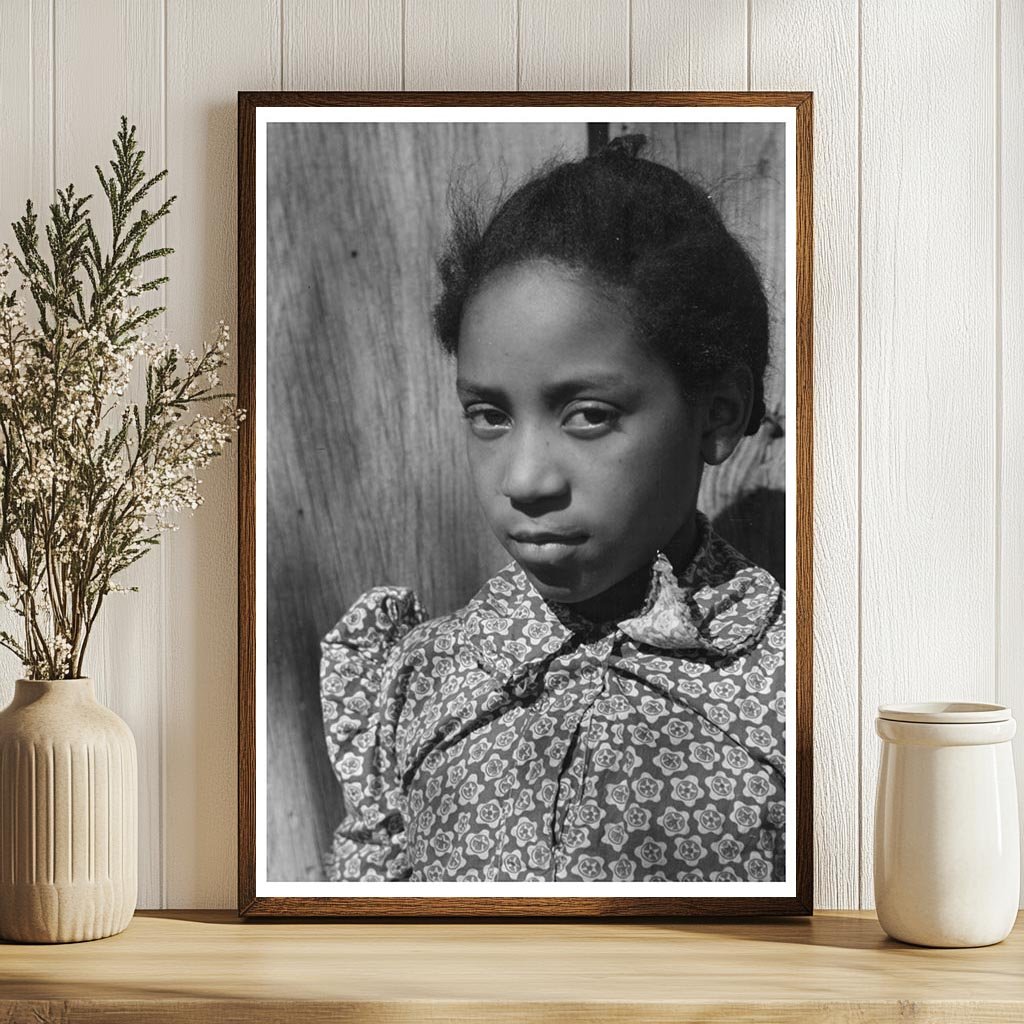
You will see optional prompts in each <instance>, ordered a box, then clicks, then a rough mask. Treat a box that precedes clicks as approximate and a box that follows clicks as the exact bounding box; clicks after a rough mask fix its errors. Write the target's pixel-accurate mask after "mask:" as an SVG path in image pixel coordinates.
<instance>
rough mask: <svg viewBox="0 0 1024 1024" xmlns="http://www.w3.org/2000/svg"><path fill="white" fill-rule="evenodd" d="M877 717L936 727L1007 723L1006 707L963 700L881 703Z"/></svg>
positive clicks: (1008, 718) (1007, 712)
mask: <svg viewBox="0 0 1024 1024" xmlns="http://www.w3.org/2000/svg"><path fill="white" fill-rule="evenodd" d="M878 717H879V718H884V719H885V720H886V721H889V722H925V723H932V724H935V725H969V724H971V723H972V722H974V723H979V724H982V723H985V722H1008V721H1009V720H1010V709H1009V708H1008V707H1007V706H1006V705H1005V704H972V703H970V702H964V701H928V702H925V703H923V704H882V705H881V706H880V707H879V709H878Z"/></svg>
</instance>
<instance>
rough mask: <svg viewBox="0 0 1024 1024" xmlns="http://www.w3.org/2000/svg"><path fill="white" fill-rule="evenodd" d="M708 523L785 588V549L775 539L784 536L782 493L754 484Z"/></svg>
mask: <svg viewBox="0 0 1024 1024" xmlns="http://www.w3.org/2000/svg"><path fill="white" fill-rule="evenodd" d="M711 525H712V526H713V527H714V528H715V530H717V531H718V533H720V534H721V535H722V536H723V537H724V538H725V539H726V540H727V541H728V542H729V543H730V544H731V545H732V546H733V547H734V548H736V549H737V550H738V551H740V552H742V553H743V554H744V555H746V556H747V558H749V559H750V560H751V561H752V562H755V563H757V564H758V565H760V566H761V567H762V568H764V569H767V570H768V572H770V573H771V574H772V575H773V576H774V577H775V578H776V579H777V580H778V581H779V583H780V584H781V586H782V588H783V590H785V588H786V551H785V548H784V547H783V549H782V550H781V551H780V550H779V548H778V543H777V541H778V538H779V537H785V535H786V492H785V491H779V490H774V489H773V488H770V487H758V488H755V489H754V490H751V491H747V492H746V493H744V494H742V495H740V496H739V497H738V498H737V499H736V500H735V501H732V502H730V503H729V504H728V505H727V506H726V507H725V508H724V509H722V511H721V512H719V513H718V515H716V516H715V517H714V518H713V519H712V520H711Z"/></svg>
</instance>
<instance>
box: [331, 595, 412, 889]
mask: <svg viewBox="0 0 1024 1024" xmlns="http://www.w3.org/2000/svg"><path fill="white" fill-rule="evenodd" d="M425 620H426V615H425V614H424V611H423V608H422V606H421V605H420V602H419V599H418V598H417V597H416V595H415V594H414V593H413V592H412V591H411V590H408V589H406V588H404V587H374V588H373V589H372V590H369V591H367V592H366V593H365V594H363V596H362V597H360V598H359V600H358V601H356V602H355V604H353V605H352V607H351V608H350V609H349V610H348V611H347V612H346V613H345V614H344V616H342V618H341V620H340V621H339V622H338V623H337V625H335V626H334V628H333V629H332V630H331V631H330V632H329V633H328V634H327V635H326V636H325V637H324V638H323V640H322V641H321V643H320V648H321V651H322V656H321V660H320V698H321V703H322V706H323V718H324V730H325V733H326V737H327V751H328V755H329V757H330V760H331V764H332V765H333V767H334V773H335V775H337V777H338V781H339V782H340V783H341V787H342V792H343V795H344V804H345V816H344V818H343V819H342V821H341V824H340V825H339V826H338V827H337V829H336V830H335V832H334V839H333V842H332V844H331V849H330V850H328V851H327V853H326V854H325V858H324V868H325V872H326V875H327V879H328V881H365V882H385V881H386V882H392V881H402V880H403V879H407V878H408V877H409V874H410V869H409V866H408V863H407V860H406V851H405V822H404V819H403V806H402V805H403V797H402V793H401V787H400V784H399V779H398V774H397V771H396V765H395V725H396V722H395V718H396V717H397V714H398V711H399V710H400V708H401V705H402V703H403V699H402V698H403V697H404V694H402V693H399V692H397V691H398V688H399V686H400V685H404V684H401V683H400V682H399V676H398V674H397V673H396V672H395V671H393V669H392V666H393V665H394V664H396V663H397V661H398V660H400V659H399V658H397V657H396V656H397V655H398V654H400V651H399V648H398V645H399V642H400V641H401V639H402V638H403V637H404V636H405V635H406V634H407V633H408V632H409V630H410V629H412V628H413V627H414V626H417V625H419V624H420V623H421V622H423V621H425Z"/></svg>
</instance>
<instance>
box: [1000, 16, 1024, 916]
mask: <svg viewBox="0 0 1024 1024" xmlns="http://www.w3.org/2000/svg"><path fill="white" fill-rule="evenodd" d="M1000 7H1001V9H1002V10H1001V14H1002V23H1001V25H1000V31H999V36H1000V38H999V43H1000V58H1001V71H1002V81H1001V86H1002V88H1001V95H1000V96H999V99H1000V100H1001V106H1000V109H999V111H998V114H999V123H1000V125H1001V128H1002V138H1001V139H1000V140H998V145H999V147H1000V148H999V150H998V152H999V153H1000V155H1001V160H1000V163H999V166H998V178H997V183H998V185H999V186H1000V194H999V196H998V197H997V198H998V201H999V208H998V210H997V213H998V214H1000V218H999V221H1000V224H1001V229H1000V231H999V235H998V237H997V241H998V243H999V250H998V252H997V259H998V260H999V264H1000V271H1001V272H1000V275H999V279H1000V281H1001V284H1002V290H1001V291H1002V294H1001V296H999V297H1000V298H1001V300H1002V302H1001V308H1000V309H997V316H998V317H999V321H1000V327H1001V334H1002V365H1001V367H999V368H998V370H999V371H1000V372H998V377H999V382H998V384H997V387H998V388H999V389H1000V393H1001V396H1002V429H1001V432H1000V433H1001V441H1002V445H1001V447H1002V452H1001V454H1002V464H1001V469H1002V472H1001V481H1002V509H1001V526H1002V534H1001V559H1000V566H999V573H1000V601H999V612H1000V618H999V641H1000V644H999V652H998V658H999V662H998V666H999V671H998V674H997V677H996V678H997V681H998V690H997V693H996V700H998V701H999V702H1001V703H1003V704H1009V706H1010V707H1011V708H1012V709H1013V710H1014V712H1015V715H1014V717H1015V718H1016V719H1017V722H1018V723H1019V724H1018V726H1017V728H1018V735H1017V739H1016V740H1015V741H1014V751H1015V754H1016V763H1017V792H1018V795H1019V797H1020V800H1021V822H1022V823H1024V735H1022V734H1024V628H1022V627H1024V588H1022V587H1021V583H1020V581H1021V580H1022V579H1024V391H1022V388H1021V384H1022V382H1024V190H1022V189H1021V183H1022V182H1024V4H1021V3H1017V2H1014V0H1003V3H1002V4H1001V5H1000ZM1021 897H1022V904H1021V905H1022V906H1024V887H1022V889H1021Z"/></svg>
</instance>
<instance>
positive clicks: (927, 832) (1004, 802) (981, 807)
mask: <svg viewBox="0 0 1024 1024" xmlns="http://www.w3.org/2000/svg"><path fill="white" fill-rule="evenodd" d="M875 726H876V729H877V731H878V735H879V736H880V737H881V738H882V762H881V771H880V773H879V777H878V796H877V802H876V805H875V906H876V909H877V912H878V921H879V924H881V926H882V928H884V929H885V931H886V932H887V933H888V934H889V935H891V936H892V937H893V938H894V939H899V940H901V941H903V942H911V943H915V944H917V945H921V946H943V947H957V946H987V945H990V944H992V943H993V942H1000V941H1001V940H1002V939H1005V938H1006V936H1007V935H1008V934H1009V933H1010V929H1011V928H1012V927H1013V923H1014V919H1015V917H1016V915H1017V904H1018V899H1019V894H1020V837H1019V833H1018V827H1017V791H1016V785H1015V782H1014V774H1013V756H1012V752H1011V745H1010V740H1011V739H1012V738H1013V735H1014V732H1015V731H1016V727H1017V723H1016V722H1015V721H1014V720H1013V718H1011V717H1010V710H1009V708H1007V707H1003V706H1002V705H999V704H966V703H964V704H957V703H933V704H891V705H883V706H882V707H880V708H879V709H878V718H877V720H876V722H875Z"/></svg>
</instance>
